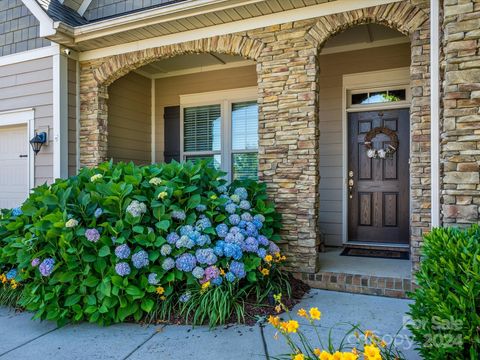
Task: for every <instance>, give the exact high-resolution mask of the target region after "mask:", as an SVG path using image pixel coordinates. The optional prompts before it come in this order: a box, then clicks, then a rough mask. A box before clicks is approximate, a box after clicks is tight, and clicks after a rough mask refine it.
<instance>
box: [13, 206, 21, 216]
mask: <svg viewBox="0 0 480 360" xmlns="http://www.w3.org/2000/svg"><path fill="white" fill-rule="evenodd" d="M22 214H23V211H22V209H20V208H19V207H16V208H13V209H12V216H20V215H22Z"/></svg>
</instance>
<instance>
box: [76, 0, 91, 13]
mask: <svg viewBox="0 0 480 360" xmlns="http://www.w3.org/2000/svg"><path fill="white" fill-rule="evenodd" d="M91 3H92V0H83V1H82V4H81V5H80V7H79V8H78V10H77V12H78V14H79V15H80V16H83V14H85V11H87V9H88V7H89V6H90V4H91Z"/></svg>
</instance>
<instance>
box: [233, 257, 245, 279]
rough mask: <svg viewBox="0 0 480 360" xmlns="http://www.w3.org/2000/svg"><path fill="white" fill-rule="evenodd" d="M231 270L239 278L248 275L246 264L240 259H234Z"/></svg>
mask: <svg viewBox="0 0 480 360" xmlns="http://www.w3.org/2000/svg"><path fill="white" fill-rule="evenodd" d="M230 272H232V273H233V274H234V275H235V276H236V277H237V278H239V279H242V278H244V277H245V276H246V275H247V273H246V272H245V264H244V263H242V262H238V261H232V263H231V264H230Z"/></svg>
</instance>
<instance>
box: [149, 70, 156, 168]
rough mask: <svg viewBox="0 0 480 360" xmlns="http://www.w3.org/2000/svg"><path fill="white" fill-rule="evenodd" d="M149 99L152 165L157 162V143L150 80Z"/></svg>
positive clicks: (152, 89) (153, 96) (153, 98)
mask: <svg viewBox="0 0 480 360" xmlns="http://www.w3.org/2000/svg"><path fill="white" fill-rule="evenodd" d="M150 84H151V85H150V89H151V90H150V97H151V101H150V117H151V126H150V131H151V134H150V136H151V137H150V141H151V144H150V147H151V152H152V155H151V161H152V164H155V163H156V162H157V159H156V157H157V154H156V151H157V144H156V141H157V136H156V131H157V130H156V120H157V119H156V117H155V79H151V80H150Z"/></svg>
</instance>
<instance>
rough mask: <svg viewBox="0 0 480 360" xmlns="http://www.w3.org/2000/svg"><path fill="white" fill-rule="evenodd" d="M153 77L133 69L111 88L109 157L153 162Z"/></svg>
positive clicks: (116, 160)
mask: <svg viewBox="0 0 480 360" xmlns="http://www.w3.org/2000/svg"><path fill="white" fill-rule="evenodd" d="M150 89H151V81H150V79H147V78H146V77H143V76H141V75H138V74H136V73H129V74H127V75H125V76H124V77H122V78H120V79H118V80H117V81H115V82H114V83H113V84H112V85H110V86H109V88H108V94H109V99H108V158H113V160H114V161H115V162H118V161H133V162H135V163H136V164H149V163H150V158H151V146H150V144H151V135H150V134H151V131H150V129H151V117H150V111H151V107H150V101H151V95H150Z"/></svg>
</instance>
